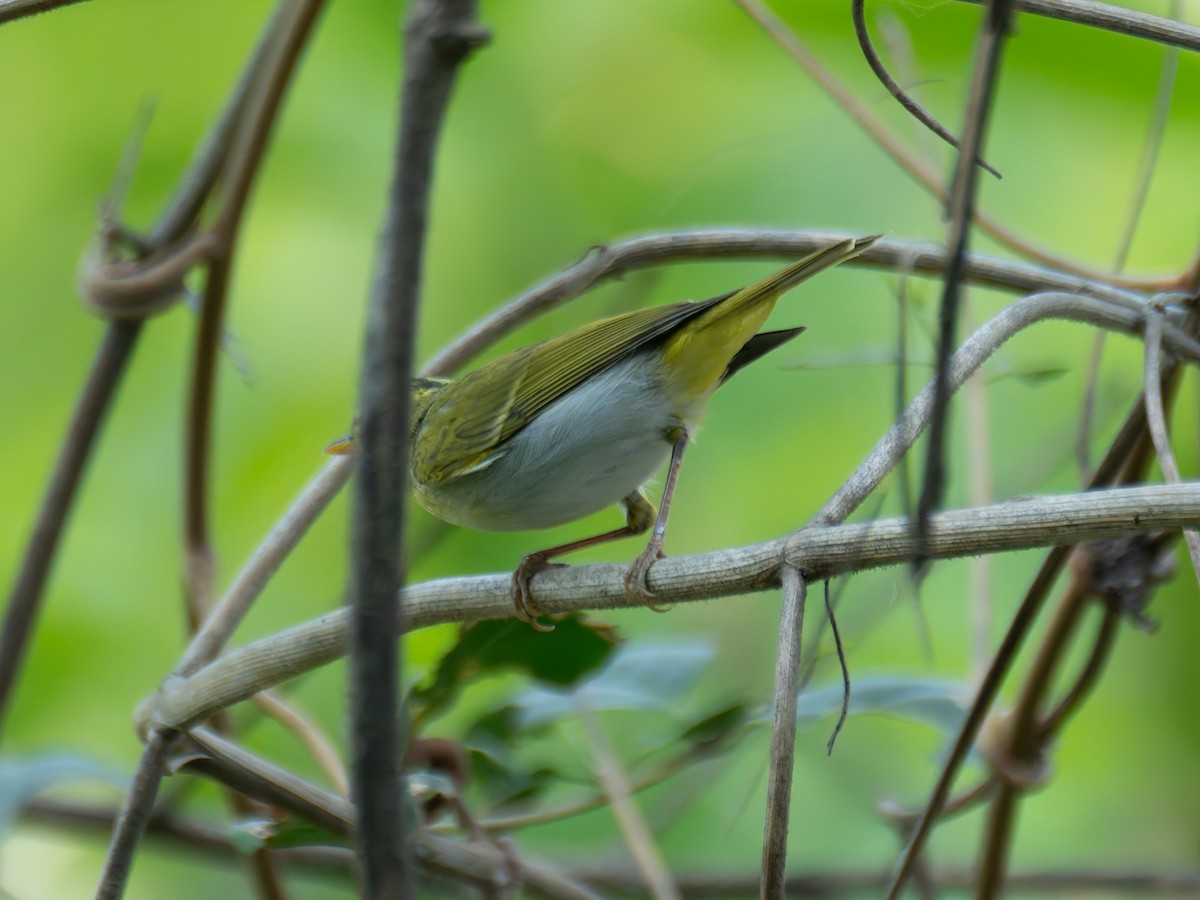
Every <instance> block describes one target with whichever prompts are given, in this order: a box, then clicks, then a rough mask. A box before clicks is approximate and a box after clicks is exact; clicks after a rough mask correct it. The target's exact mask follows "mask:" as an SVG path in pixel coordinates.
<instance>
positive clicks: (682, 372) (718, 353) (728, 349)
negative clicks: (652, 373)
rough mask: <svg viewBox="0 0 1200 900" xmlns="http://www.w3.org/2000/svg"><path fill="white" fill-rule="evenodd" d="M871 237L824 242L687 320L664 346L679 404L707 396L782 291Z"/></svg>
mask: <svg viewBox="0 0 1200 900" xmlns="http://www.w3.org/2000/svg"><path fill="white" fill-rule="evenodd" d="M874 241H875V239H874V238H867V239H865V240H858V241H854V240H847V241H843V242H841V243H839V244H834V245H833V246H832V247H826V248H825V249H823V250H818V251H817V252H816V253H812V254H810V255H809V256H806V257H805V258H804V259H802V260H800V261H798V262H796V263H794V264H793V265H790V266H788V267H787V268H786V269H781V270H780V271H778V272H775V273H774V274H772V275H771V276H769V277H767V278H764V279H763V280H762V281H760V282H758V283H756V284H752V285H750V286H749V287H745V288H742V289H741V290H740V291H738V292H737V293H735V294H733V295H732V296H730V297H729V298H728V299H726V300H723V301H721V302H720V303H718V304H717V305H716V306H714V307H713V308H712V309H710V310H708V311H707V312H705V313H704V314H703V315H701V316H699V317H697V318H696V319H695V320H694V321H692V322H689V323H688V324H686V325H684V326H683V327H682V328H680V329H679V331H678V332H676V333H675V334H674V335H672V336H671V337H670V338H669V339H668V340H667V341H666V343H665V344H664V345H663V367H664V369H665V370H666V371H667V372H670V373H671V383H672V386H673V387H674V388H675V390H676V391H677V395H676V402H678V403H679V404H680V405H681V406H684V405H687V404H690V403H694V402H697V401H700V400H703V399H704V398H706V397H707V396H708V395H709V394H711V393H712V392H713V391H715V390H716V389H717V385H718V384H720V383H721V377H722V375H724V373H725V369H726V367H728V365H729V363H730V360H732V359H733V357H734V355H735V354H737V352H738V351H739V350H741V349H742V347H743V346H745V344H746V342H747V341H748V340H750V338H752V337H754V335H755V334H757V333H758V330H759V329H760V328H762V326H763V323H765V322H766V321H767V317H768V316H770V315H771V311H772V310H773V309H774V308H775V302H776V301H777V300H778V299H779V297H780V295H782V294H783V293H784V292H786V291H788V290H790V289H791V288H793V287H795V286H796V285H797V284H799V283H800V282H801V281H805V280H807V279H809V278H811V277H812V276H813V275H816V274H817V273H818V272H820V271H822V270H824V269H828V268H830V267H831V266H835V265H837V264H838V263H840V262H842V261H844V260H846V259H849V258H850V257H853V256H857V255H858V254H860V253H862V251H863V250H865V249H866V248H867V247H868V246H870V245H871V244H872V243H874Z"/></svg>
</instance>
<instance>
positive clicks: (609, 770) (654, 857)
mask: <svg viewBox="0 0 1200 900" xmlns="http://www.w3.org/2000/svg"><path fill="white" fill-rule="evenodd" d="M575 707H576V714H577V716H578V718H579V723H580V725H582V726H583V733H584V736H585V737H586V739H587V746H588V750H590V751H591V754H592V762H593V763H594V765H595V770H596V778H597V780H598V781H599V782H600V787H601V789H602V790H603V791H604V796H605V797H606V798H607V800H608V805H609V807H610V808H611V809H612V813H613V816H614V817H615V818H616V820H617V824H618V826H619V827H620V829H621V835H622V836H623V837H624V839H625V846H626V847H628V848H629V853H630V855H631V856H633V860H634V864H635V865H636V866H637V869H638V871H639V872H640V873H641V874H642V878H643V879H644V880H645V884H644V886H645V887H646V888H647V889H648V890H649V892H650V896H652V897H655V898H658V900H669V898H678V897H680V896H681V894H680V893H679V889H678V888H677V887H676V886H675V878H674V876H672V875H671V871H670V869H668V868H667V864H666V862H665V861H664V860H663V857H662V853H661V852H660V851H659V849H658V845H657V844H656V843H655V841H654V833H653V832H652V831H651V830H650V826H649V825H648V824H647V823H646V819H645V817H644V816H643V815H642V813H641V810H639V809H638V808H637V804H636V803H634V802H633V787H632V785H631V784H630V783H629V777H628V776H627V775H626V774H625V772H624V770H623V769H622V768H621V763H620V761H619V760H618V759H617V754H616V752H615V751H614V750H613V748H612V744H611V743H609V740H608V737H607V736H606V735H605V734H604V729H603V728H601V727H600V723H599V722H598V721H597V720H596V714H595V713H594V712H593V711H592V710H591V709H590V708H588V705H587V702H586V700H584V699H583V698H582V697H579V696H576V698H575Z"/></svg>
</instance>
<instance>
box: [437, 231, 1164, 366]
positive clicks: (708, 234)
mask: <svg viewBox="0 0 1200 900" xmlns="http://www.w3.org/2000/svg"><path fill="white" fill-rule="evenodd" d="M847 237H852V235H848V234H845V233H842V232H830V231H783V230H745V229H705V230H701V231H680V232H667V233H664V234H650V235H645V236H642V237H634V238H626V239H625V240H621V241H618V242H616V243H613V244H608V245H606V246H604V247H602V248H600V249H599V250H598V251H597V252H596V253H594V254H592V255H590V256H588V257H586V258H585V259H583V260H581V261H580V262H578V263H575V264H574V265H572V266H569V267H568V268H566V269H564V270H562V271H561V272H559V273H558V274H556V275H553V276H551V277H550V278H548V279H546V280H545V281H543V282H542V283H540V284H538V285H536V286H535V287H533V288H531V289H530V290H528V291H526V292H525V293H524V294H521V295H520V296H518V297H516V298H515V299H514V300H512V301H510V302H509V303H507V304H505V305H504V306H502V307H501V308H500V309H498V310H497V311H496V312H494V313H492V314H491V315H490V316H488V317H487V318H486V319H484V320H483V321H482V322H480V323H478V324H477V325H475V326H474V327H473V328H472V329H471V330H470V331H468V332H467V333H466V334H464V335H463V336H462V337H460V338H459V339H458V340H456V341H454V342H453V343H451V344H450V345H449V346H448V347H446V348H445V349H444V350H442V351H441V352H440V353H438V354H437V355H436V356H435V357H434V358H433V359H431V360H430V361H429V363H428V364H427V365H426V366H425V368H424V369H423V370H422V372H423V374H425V375H446V374H449V373H450V372H453V371H454V370H455V369H456V368H458V367H459V366H460V365H462V364H463V363H464V362H465V361H466V360H468V359H469V358H471V357H472V356H474V355H475V354H477V353H479V352H480V351H481V350H483V349H485V348H486V347H488V346H490V345H491V344H492V343H494V342H495V341H497V340H499V339H500V338H502V337H504V336H505V335H507V334H510V333H512V332H513V331H514V330H515V329H516V328H517V326H519V325H521V324H522V323H524V322H526V321H528V320H529V319H531V318H533V317H534V316H535V315H538V314H540V313H542V312H545V311H546V310H549V309H553V308H555V307H556V306H558V305H560V304H562V303H564V302H566V301H567V300H569V299H571V298H572V297H575V296H577V295H578V294H580V293H582V292H583V291H585V290H587V289H588V288H591V287H594V286H596V285H598V284H602V283H604V282H605V281H609V280H612V279H615V278H620V277H622V276H623V275H626V274H627V273H629V272H634V271H638V270H640V269H643V268H646V267H648V266H657V265H664V264H666V263H671V262H682V261H689V260H697V261H713V260H720V259H739V258H740V259H771V260H776V259H785V260H794V259H798V258H800V257H802V256H806V255H807V254H809V253H812V252H813V251H814V250H819V249H820V248H822V247H827V246H829V245H830V244H833V243H836V242H838V241H841V240H845V239H846V238H847ZM946 259H947V256H946V251H945V248H944V247H939V246H936V245H934V244H930V243H926V242H921V241H910V240H904V239H901V238H882V239H880V240H878V241H876V242H875V243H874V244H873V245H872V246H871V248H870V249H868V250H867V251H866V252H865V253H864V254H862V255H861V256H859V257H857V258H855V259H853V260H851V261H850V262H849V263H847V265H850V266H857V265H863V264H870V265H875V266H878V267H881V268H887V269H895V268H898V267H900V266H905V267H907V268H906V271H909V272H912V273H914V274H919V275H940V274H942V273H943V272H944V271H945V269H946ZM964 277H965V278H966V279H967V280H968V281H969V282H970V283H972V284H978V285H981V286H986V287H993V288H997V289H999V290H1007V291H1016V292H1019V293H1032V292H1034V291H1067V292H1070V293H1082V294H1089V295H1091V296H1093V297H1098V298H1101V299H1106V300H1111V301H1113V302H1116V303H1122V302H1129V301H1130V300H1133V301H1135V302H1136V301H1140V295H1138V294H1134V293H1131V292H1130V291H1128V290H1123V289H1121V288H1118V287H1114V286H1112V285H1111V284H1109V283H1107V282H1105V281H1101V280H1094V279H1088V278H1082V277H1080V276H1078V275H1076V274H1073V273H1070V272H1066V271H1063V270H1059V269H1054V268H1046V267H1045V266H1041V265H1031V264H1029V263H1020V262H1013V261H1010V260H1002V259H998V258H996V257H989V256H982V255H980V254H972V255H970V256H969V257H968V259H967V264H966V272H965V276H964Z"/></svg>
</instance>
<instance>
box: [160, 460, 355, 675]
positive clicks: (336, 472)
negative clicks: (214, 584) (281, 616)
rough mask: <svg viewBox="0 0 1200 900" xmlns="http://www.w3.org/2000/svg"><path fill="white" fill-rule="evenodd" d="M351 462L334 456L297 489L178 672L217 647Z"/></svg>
mask: <svg viewBox="0 0 1200 900" xmlns="http://www.w3.org/2000/svg"><path fill="white" fill-rule="evenodd" d="M353 467H354V458H353V457H351V456H343V457H337V458H335V459H332V460H330V461H329V463H327V464H326V465H325V467H324V468H322V469H321V471H320V472H318V473H317V474H316V476H314V477H313V479H312V481H310V482H309V484H308V485H307V486H306V487H305V489H304V490H303V491H301V493H300V496H298V497H297V498H296V500H295V501H294V502H293V503H292V505H291V506H290V507H289V508H288V511H287V512H286V513H284V515H283V516H282V517H281V518H280V519H279V521H278V522H276V523H275V526H274V527H273V528H272V529H271V531H270V533H269V534H268V535H267V536H266V538H264V539H263V542H262V543H261V544H259V545H258V547H257V548H255V550H254V553H253V555H251V557H250V559H249V560H248V561H247V562H246V564H245V566H243V567H242V569H241V571H240V572H238V574H237V577H235V578H234V579H233V583H232V584H230V586H229V589H228V590H227V591H226V592H225V595H224V596H223V597H222V598H221V599H220V601H218V602H217V603H216V604H215V605H214V606H213V608H212V610H211V611H210V612H209V614H208V616H206V617H205V619H204V622H203V624H202V625H201V627H200V629H199V630H198V631H197V632H196V634H195V635H193V637H192V641H191V643H190V644H189V645H188V648H187V651H186V652H185V653H184V655H183V657H182V658H181V659H180V661H179V663H178V665H176V667H175V674H176V675H190V674H191V673H192V672H194V671H196V670H197V669H199V668H200V667H201V666H203V665H205V664H207V663H209V662H211V661H212V659H213V658H214V657H215V656H216V655H217V654H218V653H219V652H220V651H221V648H222V647H224V646H225V643H226V642H227V641H228V640H229V637H230V635H231V634H232V633H233V630H234V629H235V628H236V627H237V625H238V623H239V622H240V621H241V620H242V617H243V616H245V614H246V612H247V611H248V610H249V609H250V606H251V604H253V602H254V601H255V600H256V599H257V598H258V595H259V594H260V593H262V590H263V588H265V587H266V586H267V582H268V581H269V580H270V578H271V576H272V575H274V574H275V572H276V571H277V570H278V569H279V567H280V566H281V565H282V564H283V561H284V559H286V558H287V555H288V554H289V553H291V551H292V550H293V549H294V548H295V547H296V545H297V544H298V543H299V542H300V539H301V538H302V537H304V535H305V534H306V533H307V532H308V529H309V528H310V527H311V526H312V524H313V523H314V522H315V521H316V520H317V517H318V516H319V515H320V514H321V513H322V512H324V510H325V508H326V507H327V506H328V505H329V503H330V501H331V500H333V498H334V497H336V496H337V494H338V492H339V491H340V490H341V489H342V487H343V486H344V485H345V484H346V482H347V481H348V480H349V478H350V474H351V472H352V471H353Z"/></svg>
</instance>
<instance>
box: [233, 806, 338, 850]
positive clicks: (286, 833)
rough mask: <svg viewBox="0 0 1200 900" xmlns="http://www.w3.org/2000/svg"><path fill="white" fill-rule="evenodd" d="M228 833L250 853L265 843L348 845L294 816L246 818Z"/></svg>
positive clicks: (273, 846)
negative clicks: (278, 818) (277, 818)
mask: <svg viewBox="0 0 1200 900" xmlns="http://www.w3.org/2000/svg"><path fill="white" fill-rule="evenodd" d="M226 837H228V838H229V842H230V843H231V844H233V846H234V847H236V848H237V849H238V850H240V851H241V852H242V853H245V854H247V855H249V854H251V853H255V852H257V851H259V850H261V849H263V848H264V847H268V848H270V849H273V850H282V849H285V848H288V847H348V846H350V845H349V843H348V842H347V841H345V840H344V839H342V838H340V837H338V836H337V835H336V834H333V833H332V832H329V831H326V830H325V829H324V828H321V827H320V826H317V825H313V824H312V823H311V822H306V821H304V820H303V819H298V818H293V817H291V816H289V817H287V818H285V819H280V820H275V819H243V820H242V821H240V822H235V823H234V824H232V825H231V826H229V828H228V829H227V831H226Z"/></svg>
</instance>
